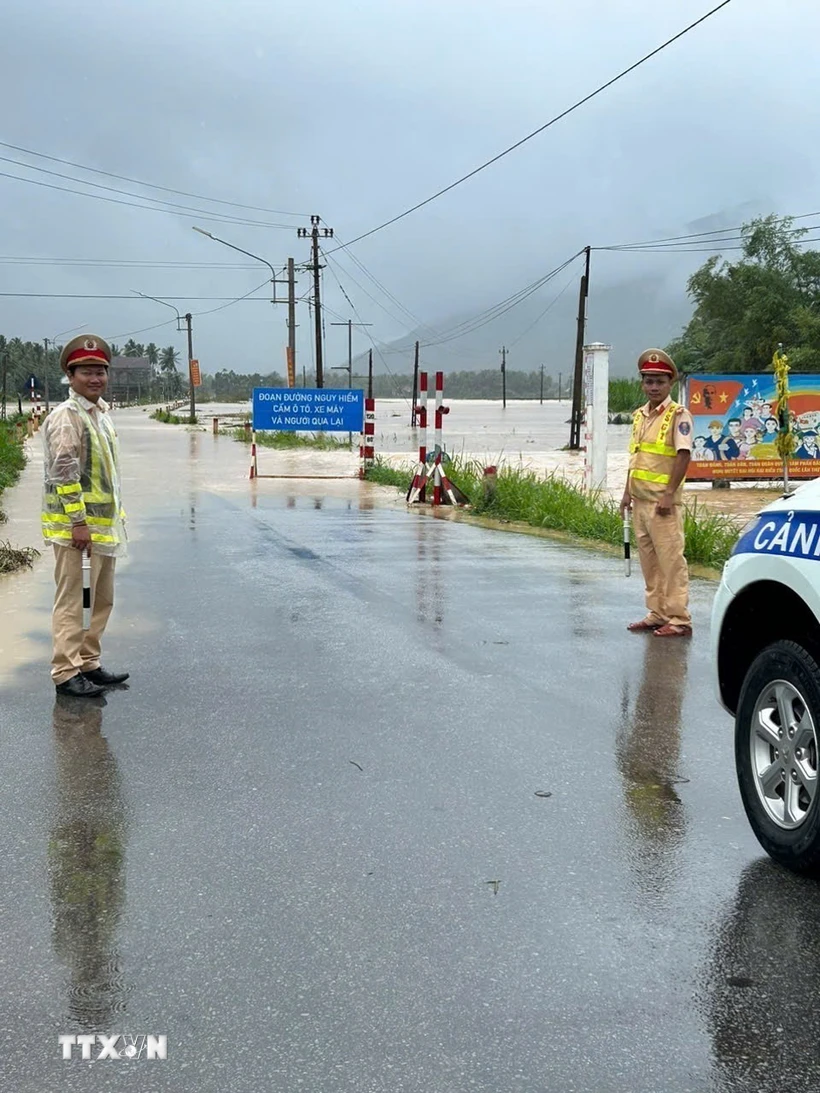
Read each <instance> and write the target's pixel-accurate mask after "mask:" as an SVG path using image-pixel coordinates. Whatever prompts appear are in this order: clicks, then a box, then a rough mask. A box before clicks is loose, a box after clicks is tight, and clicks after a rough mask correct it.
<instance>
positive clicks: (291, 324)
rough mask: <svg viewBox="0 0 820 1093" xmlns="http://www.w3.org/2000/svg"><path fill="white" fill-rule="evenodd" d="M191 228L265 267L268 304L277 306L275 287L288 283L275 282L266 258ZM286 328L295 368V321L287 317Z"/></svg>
mask: <svg viewBox="0 0 820 1093" xmlns="http://www.w3.org/2000/svg"><path fill="white" fill-rule="evenodd" d="M192 228H193V230H194V231H195V232H199V234H200V235H204V236H205V237H206V238H207V239H213V241H214V243H221V244H222V246H223V247H230V248H231V250H235V251H238V252H239V253H240V254H244V255H245V256H246V257H248V258H253V259H254V261H255V262H261V263H262V265H263V266H267V267H268V269H269V270H270V284H271V299H270V302H271V303H272V304H278V303H279V301H278V300H277V299H276V286H277V285H285V284H288V281H277V279H276V270H275V269H274V268H273V266H272V265H271V264H270V262H269V261H268V260H267V258H260V256H259V255H258V254H252V253H251V251H249V250H244V249H243V248H242V247H237V246H236V244H235V243H229V242H228V240H227V239H220V238H219V236H218V235H214V234H213V233H212V232H207V231H205V229H204V228H198V227H197V226H196V224H193V225H192ZM292 293H293V288H292V282H291V288H290V289H289V296H290V297H292ZM288 326H289V328H290V333H289V337H288V345H289V346H290V348H291V352H292V354H293V357H294V367H295V357H296V348H295V346H296V343H295V336H296V321H295V319H291V318H290V315H289V316H288Z"/></svg>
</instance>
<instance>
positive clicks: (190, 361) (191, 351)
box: [131, 288, 196, 425]
mask: <svg viewBox="0 0 820 1093" xmlns="http://www.w3.org/2000/svg"><path fill="white" fill-rule="evenodd" d="M131 291H132V292H136V294H137V296H142V298H143V299H144V300H153V301H154V303H155V304H164V305H165V307H170V309H171V310H172V311H173V312H174V313H175V314H176V317H177V330H182V320H183V318H184V319H185V325H186V327H187V330H188V389H189V390H190V392H191V410H190V418H191V424H192V425H193V423H194V420H195V418H196V394H195V391H194V369H193V358H194V341H193V333H192V331H191V318H192V316H191V313H190V311H186V313H185V315H180V313H179V310H178V308H176V307H174V305H173V304H169V303H168V301H167V300H160V299H158V298H157V297H156V296H149V295H148V293H147V292H139V291H137V289H135V288H132V289H131Z"/></svg>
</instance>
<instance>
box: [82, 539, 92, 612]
mask: <svg viewBox="0 0 820 1093" xmlns="http://www.w3.org/2000/svg"><path fill="white" fill-rule="evenodd" d="M90 629H91V555H90V554H89V552H88V551H87V550H84V551H83V630H90Z"/></svg>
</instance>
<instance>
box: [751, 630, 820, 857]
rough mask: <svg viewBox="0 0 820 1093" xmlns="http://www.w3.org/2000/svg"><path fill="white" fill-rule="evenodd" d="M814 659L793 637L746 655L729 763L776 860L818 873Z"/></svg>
mask: <svg viewBox="0 0 820 1093" xmlns="http://www.w3.org/2000/svg"><path fill="white" fill-rule="evenodd" d="M818 751H820V667H818V665H817V662H816V661H815V659H814V657H813V656H812V655H811V654H810V653H809V652H807V651H806V650H805V649H804V648H803V647H802V646H801V645H798V644H797V643H796V642H793V641H777V642H775V643H774V644H773V645H769V646H768V647H767V648H766V649H764V650H763V651H762V652H761V653H760V654H759V655H758V656H757V657H756V659H755V660H754V661H753V662H752V665H751V667H750V668H749V671H748V672H747V673H746V678H745V679H744V681H743V687H742V689H741V692H740V699H739V702H738V708H737V715H736V717H735V764H736V768H737V777H738V785H739V787H740V795H741V797H742V799H743V807H744V808H745V810H746V815H747V817H748V819H749V823H750V824H751V826H752V830H753V831H754V833H755V835H756V836H757V839H758V842H759V843H760V845H761V846H762V847H763V849H764V850H765V851H766V853H767V854H769V855H770V856H771V857H772V858H774V860H775V861H777V862H780V864H781V865H785V866H786V867H787V868H789V869H792V870H794V871H795V872H797V873H803V874H807V875H810V876H820V787H819V786H818V777H817V773H818Z"/></svg>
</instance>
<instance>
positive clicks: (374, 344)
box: [322, 252, 410, 406]
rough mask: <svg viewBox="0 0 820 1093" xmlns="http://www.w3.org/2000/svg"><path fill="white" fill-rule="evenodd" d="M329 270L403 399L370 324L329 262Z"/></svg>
mask: <svg viewBox="0 0 820 1093" xmlns="http://www.w3.org/2000/svg"><path fill="white" fill-rule="evenodd" d="M322 253H323V254H324V257H325V258H327V254H326V253H324V252H322ZM334 264H335V263H334ZM327 268H328V269H329V270H330V272H331V273H332V274H333V277H334V279H335V281H336V284H337V285H338V286H339V289H340V291H341V293H342V295H343V296H344V298H345V299H346V300H347V302H348V303H349V304H350V306H351V308H352V309H353V314H354V315H355V316H356V318H357V319H358V321H359V325H360V326H362V327H363V328H364V332H365V334H367V336H368V338H369V339H370V341H371V343H372V345H373V348H374V349H375V350H376V352H377V353H378V354H379V357H380V359H381V362H382V365H383V366H384V370H385V371H386V372H387V374H388V375H389V376H390V379H391V380H392V381H393V390H394V391H395V393H396V395H397V397H398V398H402V397H403V396H402V394H401V391H400V389H399V385H398V380H397V378H396V377H395V376H394V375H393V373H392V372H391V371H390V367H389V365H388V363H387V361H386V360H385V359H384V354H383V353H382V351H381V349H380V348H379V345H378V343H377V342H376V339H375V338H374V337H373V335H372V334H371V333H370V330H369V329H368V327H369V324H368V323H365V322H362V317H361V315H360V314H359V312H358V310H357V308H356V305H355V304H354V303H353V301H352V300H351V299H350V297H349V296H348V294H347V292H345V290H344V287H343V286H342V282H341V281H340V280H339V277H338V275H337V274H336V271H335V269H333V267H332V266H331V264H330V261H328V263H327ZM405 402H407V405H408V406H409V405H410V403H409V401H408V400H407V399H406V398H405Z"/></svg>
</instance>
